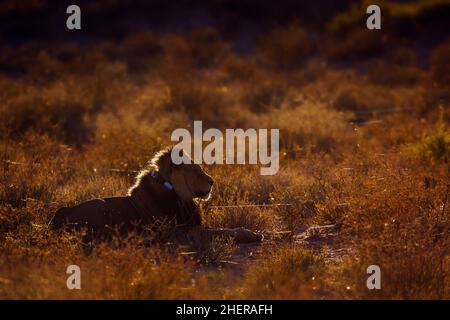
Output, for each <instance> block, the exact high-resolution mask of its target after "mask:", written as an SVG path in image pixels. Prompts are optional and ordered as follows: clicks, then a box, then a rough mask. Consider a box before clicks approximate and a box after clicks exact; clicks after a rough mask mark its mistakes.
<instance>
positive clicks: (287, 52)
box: [258, 24, 314, 69]
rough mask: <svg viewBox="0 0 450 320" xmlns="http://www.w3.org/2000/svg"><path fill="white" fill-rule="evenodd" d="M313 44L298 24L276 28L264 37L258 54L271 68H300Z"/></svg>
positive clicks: (310, 51)
mask: <svg viewBox="0 0 450 320" xmlns="http://www.w3.org/2000/svg"><path fill="white" fill-rule="evenodd" d="M313 46H314V45H313V42H312V40H311V38H310V36H309V35H308V33H307V32H305V31H304V30H303V29H302V28H301V27H300V26H299V25H298V24H292V25H290V26H288V27H284V28H278V29H275V30H273V31H271V32H270V33H269V34H267V35H265V36H264V37H263V38H262V39H261V41H260V45H259V47H258V53H259V54H260V55H261V56H262V59H263V61H264V63H265V64H267V65H269V66H271V67H275V68H277V67H279V68H284V69H288V68H295V67H300V66H302V65H303V64H304V63H305V62H306V60H307V59H308V57H309V55H310V54H311V53H312V50H313Z"/></svg>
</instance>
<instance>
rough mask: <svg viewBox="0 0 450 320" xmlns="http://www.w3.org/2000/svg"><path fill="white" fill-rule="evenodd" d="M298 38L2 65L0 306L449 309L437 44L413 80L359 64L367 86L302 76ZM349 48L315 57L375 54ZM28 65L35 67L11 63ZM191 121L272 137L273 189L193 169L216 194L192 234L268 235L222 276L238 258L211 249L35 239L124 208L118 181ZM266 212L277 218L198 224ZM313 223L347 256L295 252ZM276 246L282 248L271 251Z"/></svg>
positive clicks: (131, 47) (231, 171)
mask: <svg viewBox="0 0 450 320" xmlns="http://www.w3.org/2000/svg"><path fill="white" fill-rule="evenodd" d="M307 35H308V33H306V32H305V31H303V30H302V28H301V27H300V26H298V25H292V26H289V27H287V28H285V29H283V28H280V29H276V30H275V31H273V32H272V33H270V34H269V35H268V36H267V38H265V39H261V41H260V43H259V44H258V49H257V52H256V53H255V54H253V55H246V56H241V55H238V54H236V53H234V52H233V51H232V49H231V47H230V44H228V43H227V42H225V41H223V40H222V39H221V38H220V35H219V34H218V33H217V32H216V31H214V30H212V29H208V30H197V31H194V32H192V33H191V34H187V35H185V36H180V35H171V36H167V37H161V36H158V35H155V34H150V33H143V34H139V35H136V36H134V37H132V38H127V39H125V40H124V41H123V43H119V44H111V43H103V44H98V45H95V46H93V48H92V50H90V51H89V52H87V51H86V50H82V49H81V48H79V47H77V46H69V45H65V46H59V47H57V48H53V49H54V50H50V49H49V48H45V47H39V46H31V47H23V48H14V49H13V48H5V50H3V49H2V52H1V53H0V66H2V70H3V71H2V73H0V119H1V121H0V125H1V127H0V133H1V140H0V157H1V158H0V172H1V173H0V261H1V262H0V298H5V299H17V298H27V299H41V298H51V299H58V298H69V299H72V298H83V299H89V298H93V299H102V298H112V299H117V298H125V299H181V298H194V299H195V298H264V299H265V298H289V299H299V298H313V299H315V298H317V299H318V298H358V299H360V298H369V299H370V298H384V299H433V298H438V299H449V298H450V260H449V259H450V258H449V251H448V248H449V247H450V243H449V239H450V237H449V236H448V235H449V229H448V228H449V225H450V219H449V217H450V211H449V207H450V204H449V203H448V202H449V195H448V185H449V183H450V181H449V168H450V167H449V165H450V163H449V154H450V151H449V150H450V145H449V130H448V128H449V127H448V126H449V119H450V115H449V114H448V107H449V102H448V100H446V99H445V93H446V92H447V93H448V92H450V88H449V87H448V83H449V82H448V81H446V80H445V79H446V77H448V73H445V72H443V71H442V70H443V69H444V67H445V68H447V69H448V62H447V60H445V59H444V58H443V57H444V56H445V52H447V51H448V43H447V44H444V45H441V46H440V47H439V48H438V49H436V50H435V52H434V53H433V55H432V58H431V64H430V67H429V68H423V67H419V66H418V65H417V63H416V61H415V57H414V55H415V53H414V52H411V51H409V50H400V51H398V52H396V53H394V54H392V55H390V56H388V57H383V58H379V59H375V60H372V61H371V62H370V63H369V64H368V69H367V70H368V74H367V76H366V75H364V74H361V73H360V72H358V71H357V70H354V69H352V68H351V67H347V68H340V69H335V68H333V67H330V66H329V65H327V63H326V62H321V61H316V60H314V59H310V57H311V55H313V54H314V50H315V49H314V43H313V41H314V39H311V38H310V37H309V36H307ZM356 36H358V37H361V38H363V39H364V42H363V43H362V44H361V43H359V42H358V43H357V44H356V45H357V46H358V47H359V48H355V47H354V45H355V43H356V42H357V41H356V40H355V39H354V38H352V39H351V42H352V43H350V42H349V43H346V42H344V43H342V44H340V45H339V46H336V47H335V48H334V49H333V50H331V49H328V50H329V51H326V52H324V53H323V56H324V57H325V58H327V57H328V59H329V60H330V61H334V60H339V59H341V58H342V57H345V56H346V55H347V53H348V51H352V52H353V55H354V56H355V57H357V58H361V57H365V56H366V55H367V51H370V52H371V53H375V52H376V50H378V48H379V46H380V43H379V39H374V38H371V37H369V38H366V37H365V36H364V35H360V34H356ZM293 38H295V39H297V40H298V41H292V39H293ZM325 49H326V48H325ZM30 50H32V51H34V52H36V54H37V57H38V58H37V59H38V61H39V62H36V61H34V60H33V61H31V60H28V59H27V58H26V57H27V56H28V55H29V54H30V53H29V52H30ZM396 59H397V60H396ZM274 61H283V65H279V64H276V63H274ZM398 61H402V62H403V63H397V62H398ZM6 66H7V67H8V68H9V69H7V68H6ZM393 66H395V67H393ZM5 68H6V69H5ZM5 70H6V71H5ZM384 70H389V71H390V74H389V77H386V76H385V72H384ZM19 71H20V74H21V76H20V77H16V76H14V74H16V72H19ZM432 81H434V82H435V83H436V84H435V85H431V84H430V83H431V82H432ZM437 90H439V92H438V91H437ZM442 97H444V98H442ZM435 102H436V103H435ZM437 102H439V103H440V104H441V105H442V107H443V108H442V109H439V108H437V107H438V104H439V103H437ZM439 110H442V111H441V116H439ZM194 119H199V120H203V121H204V125H205V127H209V126H215V127H218V128H239V127H243V128H248V127H256V128H280V133H281V158H280V171H279V172H278V174H277V175H275V176H269V177H264V176H260V175H259V168H258V167H257V166H250V165H245V166H225V165H223V166H210V167H207V168H205V169H206V171H208V172H209V173H210V174H211V175H212V176H213V177H214V179H215V180H216V181H217V186H216V188H215V190H214V193H213V197H212V200H211V202H210V203H209V204H205V208H204V209H205V218H204V220H205V223H206V224H207V225H209V226H213V227H246V228H249V229H252V230H259V231H261V232H263V233H265V234H266V235H267V239H266V241H265V242H263V243H262V244H261V246H260V247H259V248H257V249H255V252H254V254H253V255H252V257H251V258H249V257H244V258H242V255H241V256H239V255H238V256H239V257H240V258H237V262H238V263H239V265H238V267H237V269H236V268H235V267H233V266H231V267H230V266H223V265H222V264H221V263H220V261H221V260H233V259H236V257H237V253H236V252H237V251H238V249H239V248H237V247H236V246H235V245H234V244H232V243H230V242H229V240H227V239H214V240H213V242H212V243H207V242H205V241H204V240H202V239H200V240H199V241H197V244H196V246H194V249H192V248H188V249H187V248H182V247H176V246H174V245H173V244H170V245H168V244H152V245H150V246H148V247H145V248H144V247H142V246H141V244H142V242H143V239H128V240H127V241H122V242H121V244H120V246H111V245H109V244H104V245H101V246H99V247H97V248H95V250H94V253H93V254H92V255H91V256H84V255H83V253H82V250H81V248H80V237H79V235H68V234H62V235H58V234H55V233H53V232H51V231H50V230H48V228H47V226H46V224H47V223H48V221H49V220H50V219H51V217H52V214H53V212H54V211H55V209H57V208H58V207H60V206H63V205H68V204H74V203H77V202H80V201H84V200H88V199H91V198H94V197H102V196H114V195H123V194H125V193H126V190H127V188H128V187H129V186H130V184H131V183H132V178H133V175H134V173H133V172H132V171H128V170H138V169H140V168H141V167H142V166H143V165H144V164H145V163H146V161H148V160H149V158H150V157H151V156H152V154H153V153H154V152H155V151H157V150H158V149H160V148H161V147H162V146H164V145H166V144H169V143H170V141H169V139H170V133H171V131H172V130H173V129H175V128H179V127H188V126H191V125H192V121H193V120H194ZM439 119H440V120H439ZM111 169H119V170H115V171H112V170H111ZM269 203H288V204H290V206H286V207H279V208H277V207H276V208H274V207H259V208H244V209H242V208H231V209H226V208H213V207H209V206H221V205H236V204H269ZM312 224H336V228H337V230H338V236H339V239H340V242H339V246H340V247H341V248H344V249H346V250H347V251H348V254H347V256H345V257H338V258H332V259H329V258H326V257H327V255H328V256H329V253H330V252H331V253H333V252H334V251H333V250H335V249H336V248H331V247H322V248H320V249H306V248H304V247H303V244H301V243H298V242H296V241H295V237H294V235H295V232H298V230H299V228H300V229H301V228H302V227H304V226H308V225H312ZM284 231H289V232H291V233H290V234H291V237H290V238H289V242H288V241H286V240H283V239H280V238H276V237H272V236H273V235H274V234H277V233H281V232H284ZM274 239H275V240H274ZM186 250H188V251H189V250H195V251H196V254H192V255H191V254H186ZM70 264H77V265H79V266H80V267H81V269H82V290H74V291H70V290H68V289H67V288H66V285H65V281H66V277H67V275H66V273H65V270H66V268H67V266H68V265H70ZM372 264H377V265H380V267H381V269H382V290H380V291H376V292H374V291H369V290H367V288H366V286H365V281H366V279H367V275H366V268H367V266H369V265H372Z"/></svg>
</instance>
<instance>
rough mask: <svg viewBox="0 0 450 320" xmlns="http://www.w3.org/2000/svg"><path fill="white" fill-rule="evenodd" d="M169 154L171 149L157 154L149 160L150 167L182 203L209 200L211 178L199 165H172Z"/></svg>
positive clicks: (138, 181) (184, 155) (139, 178)
mask: <svg viewBox="0 0 450 320" xmlns="http://www.w3.org/2000/svg"><path fill="white" fill-rule="evenodd" d="M171 152H172V149H171V148H170V149H165V150H163V151H160V152H158V153H157V154H156V155H155V156H154V157H153V159H152V160H151V164H152V166H153V167H154V168H156V169H157V170H158V171H159V173H160V176H161V177H162V178H163V179H165V180H167V181H169V182H170V183H171V184H172V186H173V189H174V190H175V193H176V194H177V195H178V196H179V197H180V198H181V199H183V200H184V201H190V200H192V199H194V198H200V199H203V200H205V201H207V200H209V198H210V195H211V191H212V186H213V184H214V180H213V178H212V177H211V176H210V175H208V174H207V173H206V172H205V171H203V169H202V167H201V166H200V165H198V164H194V163H193V162H192V161H190V162H191V164H185V163H182V164H174V163H173V162H172V159H171ZM180 153H181V154H182V155H183V157H187V155H186V154H183V152H182V151H180ZM149 172H150V171H148V170H147V172H146V173H144V174H143V176H148V173H149ZM143 176H142V177H139V176H138V179H137V182H136V185H139V183H140V180H142V179H143V178H144V177H143ZM132 189H133V188H132Z"/></svg>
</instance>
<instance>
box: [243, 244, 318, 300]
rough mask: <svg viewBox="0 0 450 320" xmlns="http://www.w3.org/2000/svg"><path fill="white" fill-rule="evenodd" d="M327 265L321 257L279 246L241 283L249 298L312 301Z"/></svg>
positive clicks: (244, 294)
mask: <svg viewBox="0 0 450 320" xmlns="http://www.w3.org/2000/svg"><path fill="white" fill-rule="evenodd" d="M325 270H326V264H325V262H324V260H323V258H322V257H321V255H320V254H318V253H314V252H312V251H308V250H305V249H301V248H290V247H280V248H278V249H277V250H276V251H275V252H274V253H272V254H269V255H268V256H267V258H266V259H265V260H264V261H261V263H260V264H256V265H254V266H252V267H250V268H249V270H248V272H247V274H246V277H245V281H244V283H243V284H242V289H241V290H242V291H241V292H242V298H246V299H311V298H312V297H317V293H318V292H317V290H318V289H319V288H320V284H319V283H320V281H321V276H322V275H323V274H324V272H325Z"/></svg>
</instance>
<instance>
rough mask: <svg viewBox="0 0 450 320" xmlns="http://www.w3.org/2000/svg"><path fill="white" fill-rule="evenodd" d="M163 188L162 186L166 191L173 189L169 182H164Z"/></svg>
mask: <svg viewBox="0 0 450 320" xmlns="http://www.w3.org/2000/svg"><path fill="white" fill-rule="evenodd" d="M163 186H164V187H165V188H166V189H169V190H172V189H173V186H172V184H171V183H170V182H169V181H166V182H164V184H163Z"/></svg>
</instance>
